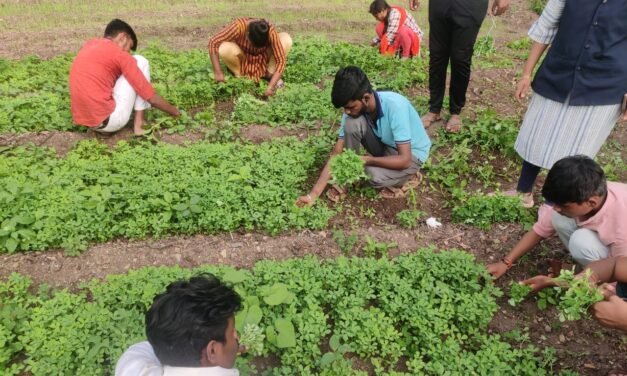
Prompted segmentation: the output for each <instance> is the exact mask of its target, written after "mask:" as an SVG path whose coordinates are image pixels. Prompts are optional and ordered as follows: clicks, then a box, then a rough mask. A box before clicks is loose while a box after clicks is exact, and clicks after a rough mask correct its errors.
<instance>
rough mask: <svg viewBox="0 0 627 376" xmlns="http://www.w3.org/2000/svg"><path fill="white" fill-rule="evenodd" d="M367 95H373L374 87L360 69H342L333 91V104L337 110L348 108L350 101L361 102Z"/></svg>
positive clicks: (337, 75)
mask: <svg viewBox="0 0 627 376" xmlns="http://www.w3.org/2000/svg"><path fill="white" fill-rule="evenodd" d="M366 93H372V85H370V81H368V77H367V76H366V74H365V73H364V71H362V70H361V69H359V68H358V67H354V66H351V67H346V68H342V69H340V70H339V71H338V72H337V73H336V74H335V80H334V81H333V89H332V90H331V102H333V105H334V106H335V108H340V107H344V106H346V104H347V103H348V101H350V100H359V99H361V98H363V96H364V94H366Z"/></svg>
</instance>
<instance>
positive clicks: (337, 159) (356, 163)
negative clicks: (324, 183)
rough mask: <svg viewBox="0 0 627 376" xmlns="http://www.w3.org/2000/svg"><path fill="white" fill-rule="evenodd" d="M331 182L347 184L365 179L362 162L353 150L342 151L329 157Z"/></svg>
mask: <svg viewBox="0 0 627 376" xmlns="http://www.w3.org/2000/svg"><path fill="white" fill-rule="evenodd" d="M331 176H332V177H333V180H331V184H337V185H341V186H343V185H349V184H353V183H356V182H358V181H359V180H361V179H365V178H367V177H368V176H367V175H366V173H365V172H364V162H363V160H362V159H361V157H360V156H359V155H357V154H356V153H355V152H354V151H353V150H350V149H344V151H343V152H342V153H341V154H339V155H336V156H334V157H333V158H331Z"/></svg>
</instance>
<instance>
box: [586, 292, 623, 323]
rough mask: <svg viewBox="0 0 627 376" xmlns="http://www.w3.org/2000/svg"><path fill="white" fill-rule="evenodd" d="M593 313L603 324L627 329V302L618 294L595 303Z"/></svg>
mask: <svg viewBox="0 0 627 376" xmlns="http://www.w3.org/2000/svg"><path fill="white" fill-rule="evenodd" d="M592 314H593V316H594V317H595V318H596V319H597V320H599V322H600V323H601V325H603V326H606V327H608V328H615V329H620V330H623V331H627V302H625V301H624V300H623V299H621V298H619V297H618V296H616V295H612V296H610V297H608V298H606V299H605V300H604V301H602V302H598V303H596V304H594V305H593V306H592Z"/></svg>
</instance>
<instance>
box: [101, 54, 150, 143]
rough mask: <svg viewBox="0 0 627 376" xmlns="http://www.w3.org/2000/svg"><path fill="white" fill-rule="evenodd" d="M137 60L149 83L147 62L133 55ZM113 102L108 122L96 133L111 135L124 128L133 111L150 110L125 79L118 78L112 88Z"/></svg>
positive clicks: (148, 104)
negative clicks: (113, 108)
mask: <svg viewBox="0 0 627 376" xmlns="http://www.w3.org/2000/svg"><path fill="white" fill-rule="evenodd" d="M133 57H134V58H135V60H137V67H138V68H139V70H140V71H141V72H142V73H143V74H144V77H146V79H147V80H148V82H150V65H149V64H148V60H146V58H145V57H143V56H141V55H133ZM113 100H115V110H113V113H111V115H109V122H108V123H107V125H106V126H105V127H104V128H99V129H97V131H98V132H103V133H111V132H117V131H119V130H120V129H122V128H124V126H125V125H126V123H128V120H129V119H130V118H131V113H132V112H133V109H135V111H142V110H146V109H148V108H150V103H148V101H146V100H144V99H143V98H142V97H140V96H139V95H137V92H135V89H133V87H132V86H131V84H129V83H128V81H127V80H126V77H124V76H120V78H118V80H117V81H116V82H115V86H114V87H113Z"/></svg>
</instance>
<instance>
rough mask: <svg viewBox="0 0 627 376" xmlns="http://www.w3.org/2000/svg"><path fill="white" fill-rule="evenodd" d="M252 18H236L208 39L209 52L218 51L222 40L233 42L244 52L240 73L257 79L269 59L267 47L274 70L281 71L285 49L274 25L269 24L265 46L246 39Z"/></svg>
mask: <svg viewBox="0 0 627 376" xmlns="http://www.w3.org/2000/svg"><path fill="white" fill-rule="evenodd" d="M253 20H255V19H254V18H237V19H235V20H234V21H233V22H231V23H230V24H228V25H226V26H225V27H224V28H223V29H222V30H221V31H220V32H219V33H217V34H216V35H214V36H213V37H211V38H210V39H209V46H208V47H209V52H211V53H216V54H217V53H218V48H219V47H220V44H222V42H227V41H228V42H234V43H236V44H237V45H238V46H239V47H240V48H241V49H242V51H243V52H244V55H245V56H244V58H243V59H242V62H241V73H242V75H244V76H246V77H249V78H252V79H254V80H255V81H259V79H260V78H262V77H263V76H265V75H266V71H267V66H268V61H269V59H270V54H269V52H270V51H269V49H270V50H271V52H272V54H273V55H274V58H275V60H276V64H277V66H276V72H277V73H283V71H284V70H285V63H286V57H285V51H283V46H282V45H281V40H280V39H279V35H278V33H277V31H276V28H275V27H274V25H272V24H270V30H269V34H268V38H269V45H268V46H266V47H261V48H258V47H255V46H254V45H253V44H252V42H251V41H250V40H249V39H248V32H247V30H248V23H249V22H250V21H253Z"/></svg>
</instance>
